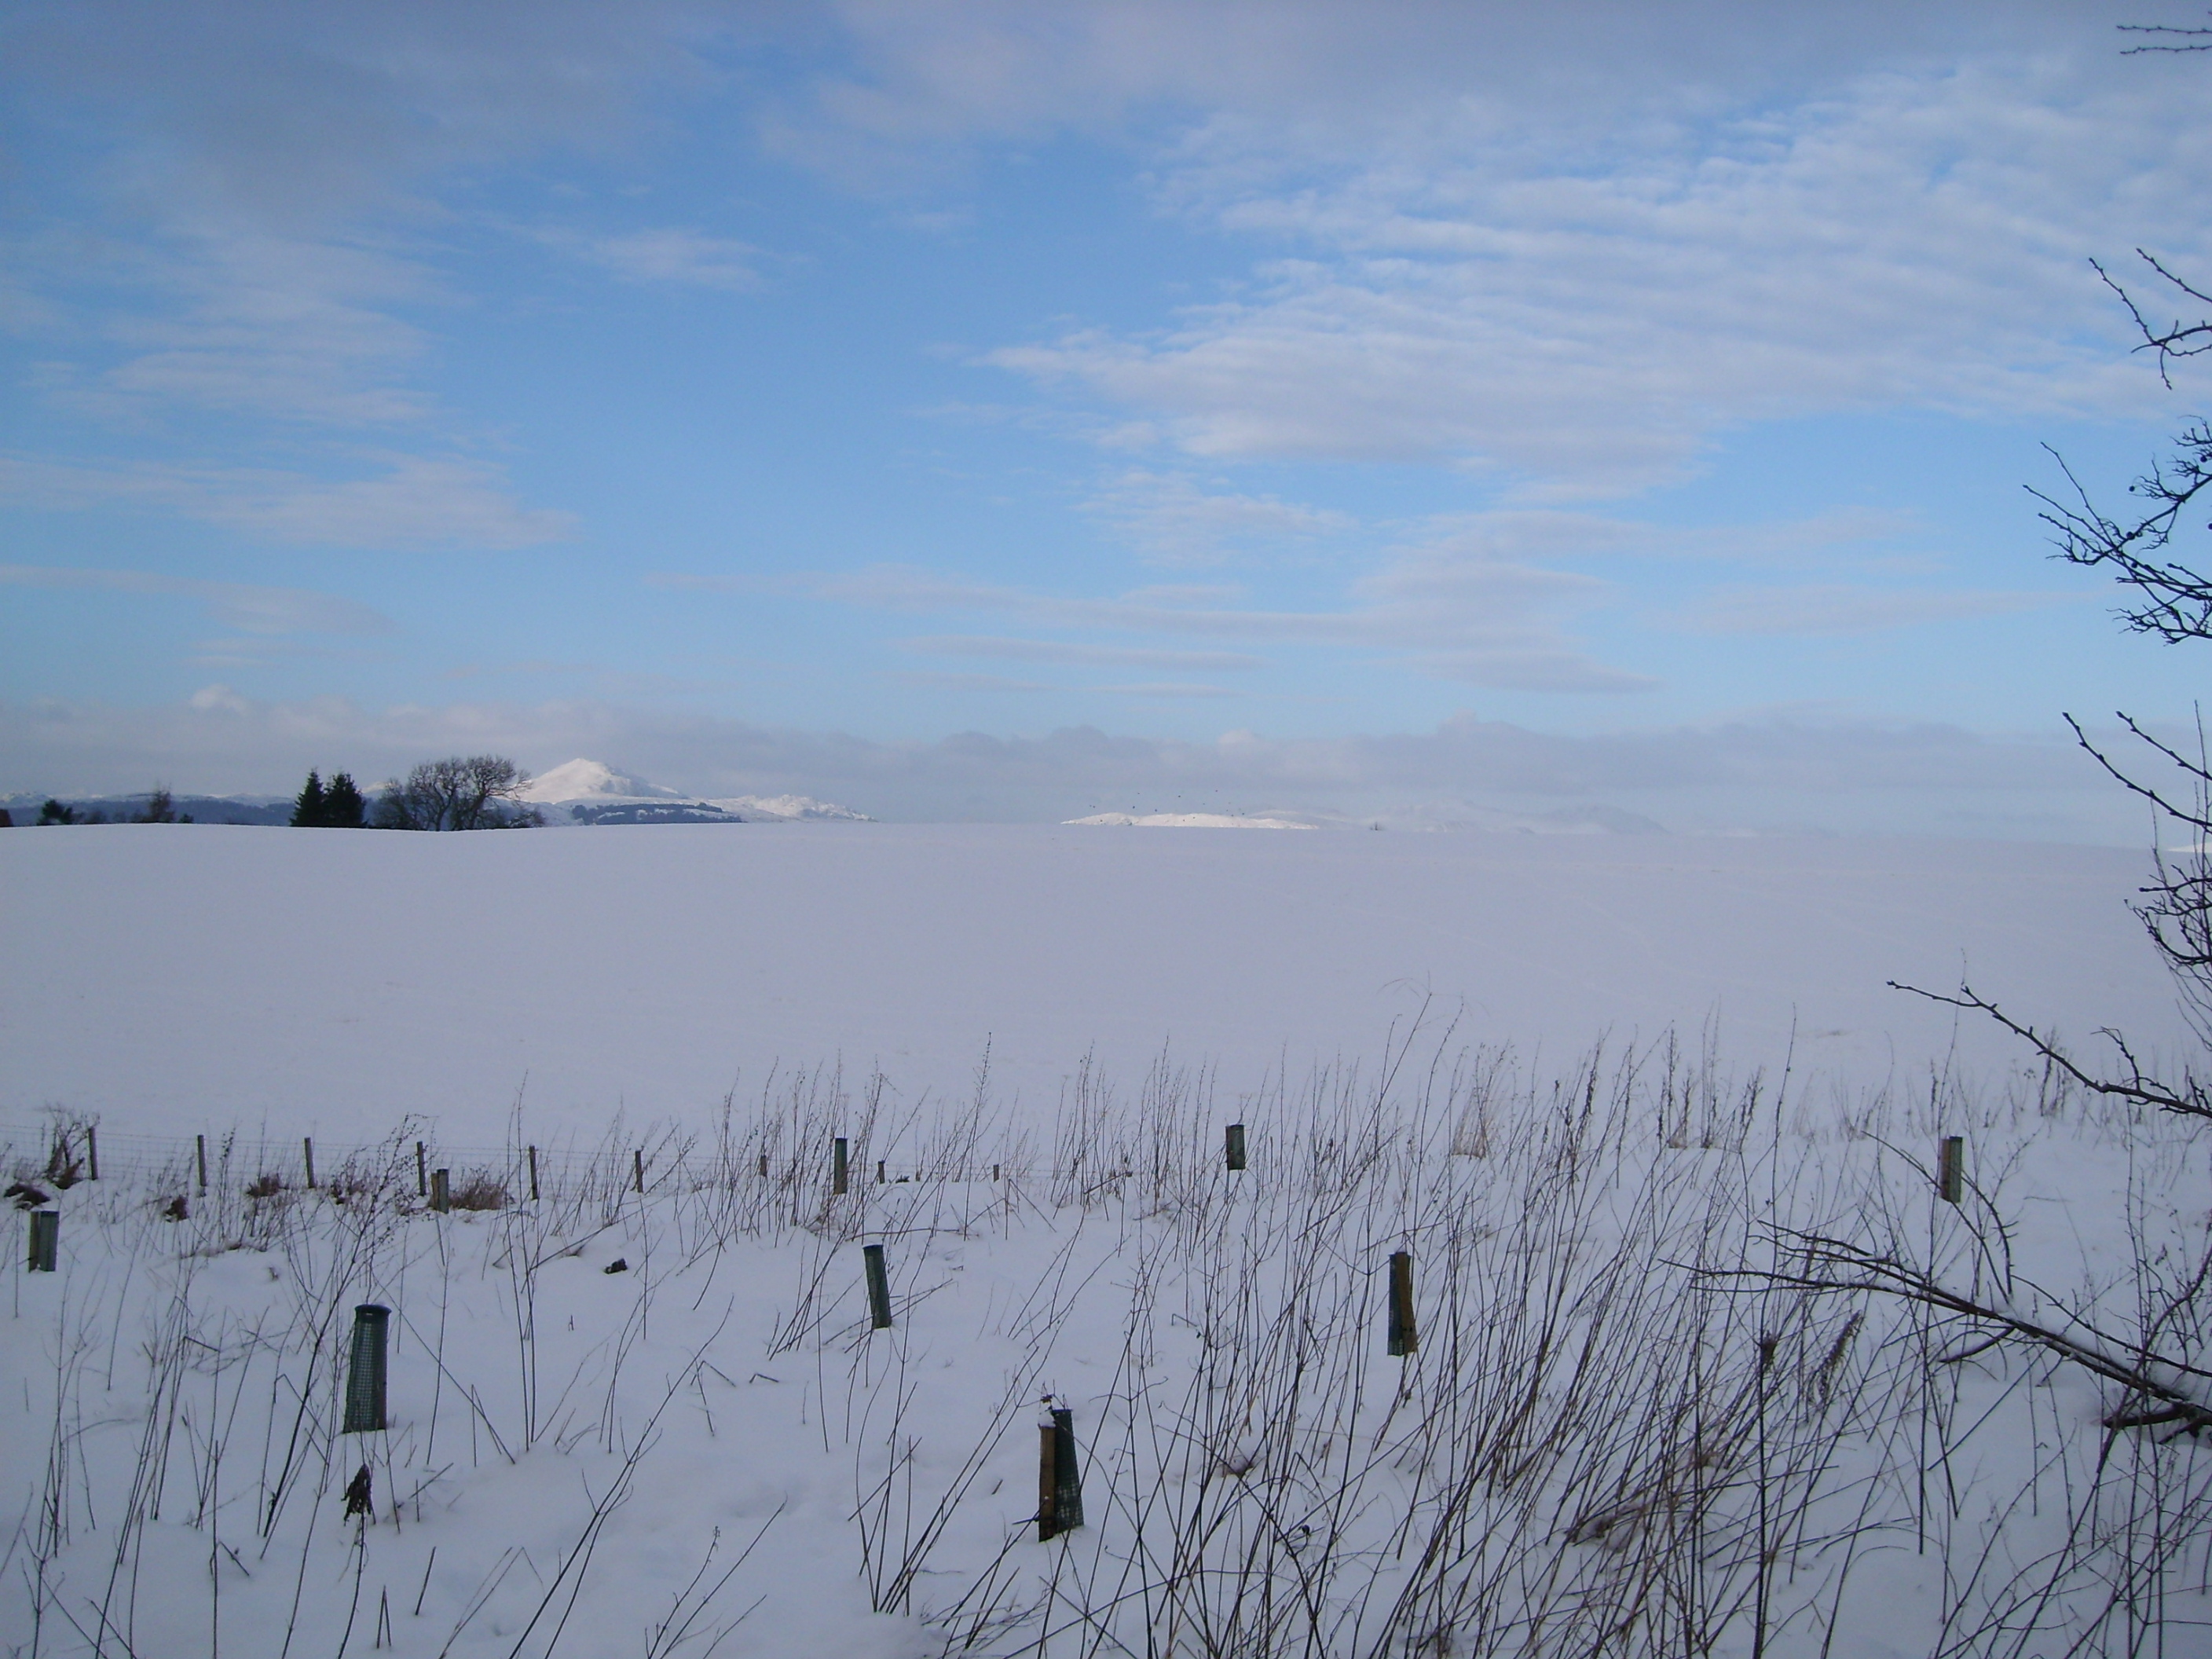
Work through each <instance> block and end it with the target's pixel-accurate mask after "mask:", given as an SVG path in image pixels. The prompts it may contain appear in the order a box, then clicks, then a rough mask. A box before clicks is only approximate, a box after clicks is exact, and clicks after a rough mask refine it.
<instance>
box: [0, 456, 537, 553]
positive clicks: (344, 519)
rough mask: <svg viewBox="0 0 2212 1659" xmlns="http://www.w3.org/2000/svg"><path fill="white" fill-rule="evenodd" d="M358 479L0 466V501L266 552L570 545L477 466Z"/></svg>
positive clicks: (495, 475)
mask: <svg viewBox="0 0 2212 1659" xmlns="http://www.w3.org/2000/svg"><path fill="white" fill-rule="evenodd" d="M383 466H384V470H383V471H381V472H380V474H378V475H376V476H374V477H366V478H342V479H326V478H317V477H311V476H309V475H307V474H305V473H299V472H287V471H276V470H274V469H256V468H246V467H216V466H199V465H190V464H185V463H157V462H113V463H106V464H98V463H72V462H63V461H54V460H46V459H39V458H35V457H29V456H21V455H16V456H0V498H9V497H12V498H13V499H15V500H17V501H26V502H28V503H30V504H32V505H34V506H39V507H62V508H70V507H85V506H88V505H92V504H95V503H100V502H112V501H121V502H126V503H131V504H136V505H139V506H143V507H162V508H167V509H169V510H172V511H174V512H178V513H183V514H184V515H185V516H186V517H188V518H193V519H198V520H204V521H205V522H207V523H210V524H216V525H221V526H224V527H225V528H227V529H231V530H238V531H243V532H247V533H249V534H252V535H255V536H258V537H261V538H265V539H267V540H270V541H275V542H283V543H289V544H301V545H312V546H322V547H369V548H376V547H454V548H471V547H474V548H517V547H532V546H536V545H538V544H542V543H545V542H551V541H558V540H561V539H562V538H566V537H567V536H568V535H571V534H573V533H574V526H575V521H574V519H573V518H572V517H571V516H570V515H569V514H568V513H560V512H554V511H550V510H548V509H545V508H540V507H524V506H523V505H522V504H521V503H520V501H517V500H516V499H515V496H514V494H513V490H512V489H510V488H509V487H508V485H507V479H506V476H505V474H504V472H503V471H501V469H500V468H498V467H496V466H493V465H488V464H485V463H483V462H479V461H467V460H435V459H423V458H422V457H417V456H408V455H396V456H388V457H386V458H385V459H384V462H383Z"/></svg>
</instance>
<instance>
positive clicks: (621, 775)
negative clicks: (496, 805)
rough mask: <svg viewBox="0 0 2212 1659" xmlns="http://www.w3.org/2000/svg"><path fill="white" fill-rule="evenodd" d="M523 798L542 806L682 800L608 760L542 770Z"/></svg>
mask: <svg viewBox="0 0 2212 1659" xmlns="http://www.w3.org/2000/svg"><path fill="white" fill-rule="evenodd" d="M522 799H525V800H526V801H531V802H534V803H536V804H537V805H543V806H553V805H560V804H562V803H563V802H566V801H573V800H680V799H683V796H682V795H681V793H679V792H678V791H677V790H674V789H664V788H662V787H660V786H659V784H657V783H647V781H645V780H644V779H643V778H640V777H634V776H632V775H630V774H629V773H627V772H617V771H616V770H615V769H614V768H613V767H611V766H609V765H608V764H607V763H605V761H595V760H572V761H567V762H564V763H562V764H561V765H559V766H556V767H553V768H551V769H550V770H548V771H544V772H541V773H540V774H538V776H537V777H535V778H534V779H532V781H531V784H530V787H529V788H527V789H526V790H525V791H523V793H522Z"/></svg>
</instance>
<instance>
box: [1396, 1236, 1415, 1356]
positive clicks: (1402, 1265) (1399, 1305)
mask: <svg viewBox="0 0 2212 1659" xmlns="http://www.w3.org/2000/svg"><path fill="white" fill-rule="evenodd" d="M1417 1346H1419V1337H1418V1335H1417V1334H1415V1332H1414V1329H1413V1256H1412V1255H1410V1254H1408V1253H1407V1251H1404V1250H1399V1251H1397V1252H1395V1254H1394V1255H1392V1256H1391V1257H1390V1342H1389V1352H1390V1354H1391V1356H1392V1357H1393V1358H1399V1357H1401V1356H1403V1355H1406V1354H1409V1353H1411V1352H1413V1350H1414V1348H1416V1347H1417Z"/></svg>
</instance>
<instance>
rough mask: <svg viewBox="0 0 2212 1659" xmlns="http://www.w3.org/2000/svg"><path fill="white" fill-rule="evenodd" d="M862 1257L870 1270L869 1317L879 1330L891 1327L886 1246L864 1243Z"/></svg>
mask: <svg viewBox="0 0 2212 1659" xmlns="http://www.w3.org/2000/svg"><path fill="white" fill-rule="evenodd" d="M860 1259H861V1261H863V1262H865V1263H866V1267H867V1270H868V1319H869V1322H870V1323H871V1324H872V1326H873V1327H874V1328H876V1329H877V1330H879V1331H887V1330H889V1329H890V1328H891V1279H890V1272H889V1271H888V1270H887V1269H886V1268H885V1267H884V1247H883V1246H882V1245H880V1244H863V1245H862V1246H861V1247H860Z"/></svg>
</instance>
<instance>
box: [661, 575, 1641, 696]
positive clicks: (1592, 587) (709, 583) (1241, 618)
mask: <svg viewBox="0 0 2212 1659" xmlns="http://www.w3.org/2000/svg"><path fill="white" fill-rule="evenodd" d="M647 580H648V581H650V582H652V583H653V584H655V585H656V586H663V587H669V588H676V589H688V590H690V591H694V592H718V591H719V592H758V591H759V590H760V587H761V586H762V584H761V582H760V581H759V580H757V579H753V578H742V577H740V578H725V577H715V576H702V575H684V574H661V575H656V576H652V577H648V578H647ZM785 585H786V586H787V587H789V588H790V589H791V590H792V591H795V592H803V593H805V594H808V595H809V596H811V597H812V598H815V599H823V600H827V601H829V602H831V603H835V604H840V605H854V606H859V607H861V608H864V609H867V610H879V611H924V612H932V611H933V612H949V613H956V614H957V613H969V614H975V613H994V612H995V613H1000V614H1004V615H1010V616H1015V617H1022V618H1024V619H1025V620H1027V621H1030V622H1033V623H1042V624H1044V625H1046V626H1049V627H1055V628H1066V629H1093V630H1109V631H1113V632H1119V633H1133V634H1151V635H1182V636H1185V637H1190V636H1197V637H1201V638H1212V639H1219V640H1234V641H1253V642H1265V643H1276V644H1284V645H1310V646H1334V647H1351V648H1364V649H1369V650H1380V651H1386V652H1391V653H1400V654H1402V655H1405V656H1406V657H1407V659H1409V660H1410V661H1411V662H1412V663H1413V665H1415V666H1416V667H1418V668H1419V669H1420V670H1421V671H1425V672H1427V673H1430V674H1432V675H1434V676H1435V677H1437V678H1443V679H1450V680H1457V681H1462V682H1464V683H1466V684H1473V685H1486V686H1492V687H1498V688H1512V689H1524V690H1542V691H1575V692H1621V691H1634V690H1643V689H1644V688H1646V687H1649V686H1650V685H1651V684H1654V682H1653V681H1651V680H1650V679H1649V678H1645V677H1644V676H1641V675H1638V674H1635V673H1632V672H1629V671H1624V670H1620V669H1617V668H1613V667H1610V666H1607V665H1604V664H1601V663H1599V662H1596V661H1595V660H1593V659H1590V658H1589V657H1588V656H1587V655H1586V654H1584V653H1582V652H1580V651H1578V650H1577V648H1576V647H1574V646H1573V644H1572V643H1571V641H1568V640H1567V639H1565V637H1564V636H1563V635H1561V634H1560V633H1559V630H1558V629H1557V628H1556V627H1555V626H1553V624H1552V623H1550V622H1549V621H1548V620H1547V618H1546V617H1544V615H1543V614H1542V613H1543V610H1544V608H1545V607H1546V606H1547V605H1555V604H1558V603H1559V602H1562V601H1570V600H1588V599H1592V598H1594V597H1595V596H1596V595H1597V594H1598V593H1599V592H1601V590H1602V586H1603V585H1602V584H1601V583H1600V582H1598V581H1596V580H1595V579H1593V578H1590V577H1587V576H1580V575H1575V574H1568V573H1565V572H1559V571H1552V570H1544V569H1540V568H1535V567H1533V566H1527V565H1514V564H1508V563H1504V562H1498V561H1490V560H1468V559H1458V558H1454V557H1452V556H1449V554H1448V553H1443V552H1438V551H1436V550H1412V551H1409V552H1408V553H1407V554H1406V555H1405V556H1401V557H1400V558H1398V559H1396V560H1395V561H1394V562H1392V563H1391V564H1390V565H1389V567H1388V568H1386V569H1385V570H1384V571H1383V572H1382V573H1381V574H1376V575H1374V576H1371V577H1369V578H1366V579H1364V580H1362V581H1360V582H1358V583H1357V584H1355V586H1354V590H1353V592H1354V599H1355V602H1354V603H1353V604H1351V605H1346V607H1344V608H1343V609H1341V610H1336V611H1285V610H1263V609H1259V608H1256V607H1243V606H1231V605H1224V604H1222V603H1221V602H1220V598H1221V596H1220V595H1219V593H1218V590H1205V589H1201V590H1198V591H1197V592H1177V591H1176V590H1165V591H1164V590H1160V589H1152V590H1141V591H1139V592H1132V593H1126V594H1123V595H1121V596H1119V597H1117V598H1110V599H1108V598H1098V599H1092V598H1069V597H1063V596H1060V595H1054V594H1046V593H1039V592H1033V591H1030V590H1027V589H1023V588H1017V587H1012V586H1004V585H1000V584H994V583H986V582H976V581H970V580H964V579H962V578H958V577H951V576H945V575H940V574H936V573H933V572H931V571H927V570H922V569H917V568H912V567H908V566H902V565H878V566H874V567H872V568H867V569H865V570H860V571H855V572H852V573H849V574H832V575H812V576H804V577H797V578H791V579H787V581H786V583H785Z"/></svg>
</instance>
